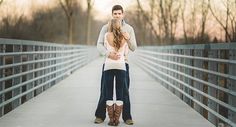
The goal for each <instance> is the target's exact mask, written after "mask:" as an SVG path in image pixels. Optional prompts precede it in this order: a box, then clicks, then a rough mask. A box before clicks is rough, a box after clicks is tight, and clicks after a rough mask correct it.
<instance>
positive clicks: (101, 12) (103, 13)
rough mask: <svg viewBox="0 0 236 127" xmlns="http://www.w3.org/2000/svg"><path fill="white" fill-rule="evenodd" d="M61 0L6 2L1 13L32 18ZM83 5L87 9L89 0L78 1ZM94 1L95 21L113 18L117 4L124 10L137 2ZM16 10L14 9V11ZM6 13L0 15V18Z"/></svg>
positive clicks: (17, 0)
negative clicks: (112, 14)
mask: <svg viewBox="0 0 236 127" xmlns="http://www.w3.org/2000/svg"><path fill="white" fill-rule="evenodd" d="M58 1H59V0H4V2H3V4H2V5H1V6H0V12H7V13H10V12H12V11H14V13H15V14H16V15H17V14H19V15H20V14H24V15H26V16H28V17H30V15H31V13H32V12H33V10H36V9H39V8H42V7H48V8H50V7H52V6H54V5H55V3H56V2H58ZM78 1H79V2H80V4H82V6H83V8H84V9H86V8H87V5H86V1H87V0H78ZM92 1H94V5H93V10H92V12H93V14H94V16H95V19H98V20H103V19H105V18H107V17H109V16H111V8H112V6H113V5H115V4H120V5H122V6H123V7H124V9H126V8H128V7H129V6H131V5H134V4H135V3H136V0H92ZM12 8H14V9H12ZM4 14H6V13H0V17H1V16H2V15H4Z"/></svg>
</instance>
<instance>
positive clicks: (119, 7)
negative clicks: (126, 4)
mask: <svg viewBox="0 0 236 127" xmlns="http://www.w3.org/2000/svg"><path fill="white" fill-rule="evenodd" d="M116 10H121V11H122V13H123V12H124V10H123V7H122V6H121V5H114V6H113V7H112V11H111V12H112V13H113V11H116Z"/></svg>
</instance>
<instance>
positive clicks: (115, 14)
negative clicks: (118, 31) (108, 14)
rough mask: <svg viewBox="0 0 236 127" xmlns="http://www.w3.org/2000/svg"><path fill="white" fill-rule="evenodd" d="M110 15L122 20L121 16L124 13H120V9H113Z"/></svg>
mask: <svg viewBox="0 0 236 127" xmlns="http://www.w3.org/2000/svg"><path fill="white" fill-rule="evenodd" d="M112 17H113V18H114V19H119V20H122V19H123V17H124V14H123V13H122V11H121V10H114V11H113V13H112Z"/></svg>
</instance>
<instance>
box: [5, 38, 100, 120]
mask: <svg viewBox="0 0 236 127" xmlns="http://www.w3.org/2000/svg"><path fill="white" fill-rule="evenodd" d="M97 54H98V53H97V52H96V50H95V47H91V46H82V45H62V44H53V43H45V42H37V41H24V40H11V39H0V117H1V116H3V115H4V114H6V113H8V112H9V111H11V110H13V109H15V108H16V107H18V106H19V105H21V104H23V103H24V102H26V101H28V100H29V99H31V98H33V97H35V96H37V95H38V94H40V93H42V92H43V91H45V90H47V89H48V88H50V87H52V86H53V85H55V84H57V83H58V82H60V81H61V80H63V79H65V78H66V77H67V76H68V75H69V74H70V73H73V72H74V71H75V70H76V69H78V68H80V67H82V66H84V65H85V64H87V63H88V62H90V61H91V60H92V59H94V58H95V57H97V56H98V55H97Z"/></svg>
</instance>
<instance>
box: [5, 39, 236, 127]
mask: <svg viewBox="0 0 236 127" xmlns="http://www.w3.org/2000/svg"><path fill="white" fill-rule="evenodd" d="M235 47H236V43H224V44H195V45H173V46H144V47H139V48H138V49H137V51H135V52H134V53H131V54H130V59H129V63H130V77H131V87H130V97H131V113H132V116H133V119H134V122H135V124H134V125H133V126H134V127H144V126H149V127H158V126H162V127H214V126H217V127H236V86H235V83H236V49H235ZM102 64H103V58H102V57H100V56H98V52H97V50H96V48H95V47H92V46H83V45H62V44H52V43H46V42H37V41H23V40H11V39H0V127H32V126H34V127H65V126H69V127H77V126H81V127H104V126H107V123H108V119H106V120H105V122H104V123H102V124H94V123H93V120H94V118H95V117H94V112H95V109H96V106H97V102H98V99H99V94H100V93H99V92H100V91H99V90H100V78H101V69H102ZM120 126H124V127H125V126H127V125H125V124H124V123H123V122H121V124H120Z"/></svg>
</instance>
